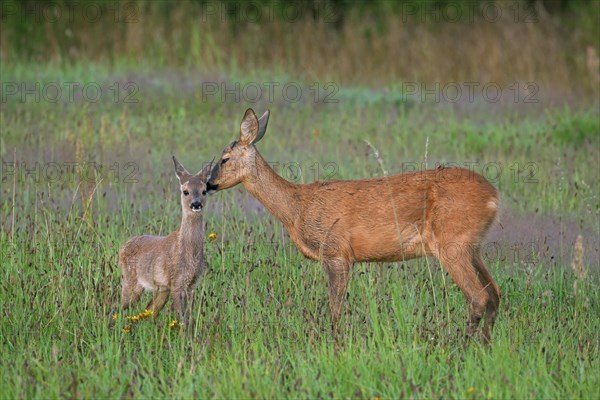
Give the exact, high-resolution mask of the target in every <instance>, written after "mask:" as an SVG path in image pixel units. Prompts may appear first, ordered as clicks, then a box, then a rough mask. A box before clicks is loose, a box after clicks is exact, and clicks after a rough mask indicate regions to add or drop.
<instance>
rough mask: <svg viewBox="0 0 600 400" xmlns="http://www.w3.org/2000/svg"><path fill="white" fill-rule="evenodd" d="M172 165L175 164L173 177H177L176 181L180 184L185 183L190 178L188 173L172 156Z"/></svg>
mask: <svg viewBox="0 0 600 400" xmlns="http://www.w3.org/2000/svg"><path fill="white" fill-rule="evenodd" d="M173 164H175V175H177V179H179V182H180V183H183V182H184V181H187V180H188V179H189V178H190V173H189V172H188V171H187V169H185V168H184V167H183V165H181V163H180V162H179V161H177V159H176V158H175V156H173Z"/></svg>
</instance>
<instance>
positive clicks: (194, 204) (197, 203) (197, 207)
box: [190, 200, 202, 211]
mask: <svg viewBox="0 0 600 400" xmlns="http://www.w3.org/2000/svg"><path fill="white" fill-rule="evenodd" d="M190 208H191V209H192V211H200V210H202V202H200V201H198V200H196V201H193V202H192V204H190Z"/></svg>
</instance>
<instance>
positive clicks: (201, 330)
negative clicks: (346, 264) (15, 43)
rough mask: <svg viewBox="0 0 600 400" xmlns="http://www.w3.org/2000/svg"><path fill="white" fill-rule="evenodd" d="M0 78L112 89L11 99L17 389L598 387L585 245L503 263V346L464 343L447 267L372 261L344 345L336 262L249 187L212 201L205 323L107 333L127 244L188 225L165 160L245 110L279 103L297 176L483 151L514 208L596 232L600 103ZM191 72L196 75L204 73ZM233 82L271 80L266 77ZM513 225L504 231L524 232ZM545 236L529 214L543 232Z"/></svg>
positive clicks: (5, 303) (99, 72)
mask: <svg viewBox="0 0 600 400" xmlns="http://www.w3.org/2000/svg"><path fill="white" fill-rule="evenodd" d="M2 70H3V76H2V80H3V81H4V82H9V81H19V82H22V81H24V82H32V81H38V82H41V84H42V87H44V85H45V84H47V83H48V82H53V81H57V80H59V81H60V82H69V81H77V82H98V83H99V84H101V85H102V87H103V88H104V93H110V95H109V96H107V95H103V96H102V97H101V98H100V99H99V101H97V102H90V101H87V100H86V99H78V98H75V99H74V100H73V101H63V100H64V99H63V98H61V101H58V102H56V103H54V102H50V101H48V99H47V97H43V96H42V98H41V99H40V101H35V98H34V97H33V96H30V97H29V98H25V101H24V102H23V101H20V99H21V97H20V95H15V96H11V97H10V98H8V99H7V101H3V102H2V104H1V108H0V123H1V126H2V139H1V144H2V161H3V167H2V168H3V169H2V203H1V216H2V230H1V235H2V236H1V239H2V240H1V265H2V266H3V268H2V271H3V272H2V279H1V280H0V299H1V302H2V307H1V309H2V319H1V322H0V324H1V330H0V336H1V339H2V340H1V346H2V347H1V353H2V358H1V361H0V393H2V397H4V398H55V397H73V398H89V397H145V398H149V397H157V396H165V397H167V396H169V397H171V396H174V397H190V396H200V397H212V398H231V397H236V398H248V397H258V398H267V397H274V396H275V397H284V396H285V397H302V398H324V397H335V398H347V397H359V398H398V397H415V398H446V397H451V398H593V397H596V396H597V395H598V386H599V384H600V382H599V378H598V371H599V370H600V361H599V356H600V348H599V346H600V344H599V334H598V332H599V331H600V321H599V319H598V315H600V304H599V299H600V285H599V281H598V265H593V264H590V263H589V262H587V261H585V262H584V263H583V264H582V263H579V264H581V265H582V266H583V269H584V270H587V276H586V277H584V276H579V277H578V276H577V274H575V273H574V272H573V270H572V267H571V261H570V260H571V259H572V258H573V254H572V253H573V247H572V242H571V243H567V242H565V243H563V248H562V250H561V251H562V253H561V254H562V256H563V260H562V261H561V264H559V265H556V263H552V260H550V259H549V258H545V257H541V256H538V254H533V253H535V252H536V249H526V248H520V249H519V251H518V252H517V253H515V254H516V255H517V256H516V257H513V255H514V254H512V253H511V254H504V255H502V257H500V256H494V257H492V256H489V255H488V256H489V257H487V260H488V266H489V268H490V270H491V271H492V274H493V275H494V277H495V278H496V280H497V282H498V284H499V285H500V287H501V289H502V292H503V299H502V304H501V311H500V316H499V319H498V322H497V324H496V329H495V331H494V337H493V343H492V344H491V346H490V347H489V348H488V347H485V346H483V345H482V344H481V343H480V342H479V341H473V342H470V343H468V344H465V342H464V340H463V333H464V325H465V322H466V317H467V311H466V307H465V304H464V303H465V302H464V299H463V297H462V294H461V293H460V291H459V290H458V288H457V287H456V285H455V284H454V283H452V281H451V279H450V278H449V277H448V276H447V275H446V274H444V273H443V272H442V270H441V268H440V266H439V265H438V264H437V262H436V261H434V260H426V259H421V260H417V261H412V262H408V263H396V264H360V265H357V267H356V268H355V269H354V271H353V276H352V280H351V285H350V288H349V291H348V298H347V299H348V301H347V306H346V309H345V314H344V316H343V319H342V322H341V325H342V331H343V332H344V333H345V336H344V340H343V343H342V345H341V348H340V349H339V352H338V353H337V354H336V353H334V345H333V342H332V338H331V335H330V324H329V314H328V304H327V292H326V290H327V282H326V279H325V274H324V272H323V271H322V269H321V267H320V266H319V265H318V264H317V263H315V262H311V261H308V260H306V259H304V258H303V257H302V256H301V255H300V254H299V252H298V251H297V250H296V249H295V247H293V245H291V244H290V241H289V238H288V237H287V234H286V233H285V231H284V229H283V227H282V225H281V224H280V223H279V222H277V221H276V220H274V219H273V218H272V217H271V216H270V215H269V214H268V213H267V212H266V211H265V210H264V209H263V208H261V207H260V206H259V205H258V203H256V202H255V201H254V200H253V199H252V198H251V197H249V195H248V194H247V193H246V192H245V190H244V189H243V188H242V187H241V186H240V187H237V188H234V189H231V190H229V191H224V192H219V193H218V194H216V195H214V196H212V197H210V198H209V205H208V207H207V209H206V212H205V220H206V223H207V232H214V233H215V234H216V239H214V240H209V239H207V242H206V244H205V251H206V254H207V257H208V264H209V270H208V272H207V273H206V275H205V276H204V279H203V280H202V282H201V283H200V285H199V286H198V289H197V291H196V307H195V309H194V311H193V314H194V318H195V320H196V324H195V326H193V327H192V328H191V331H192V332H191V333H190V334H188V335H186V334H184V333H183V332H180V330H178V329H176V328H173V327H170V324H171V321H172V320H173V319H174V318H175V314H174V313H173V312H171V311H170V310H168V309H165V311H164V312H163V313H162V314H161V315H160V316H159V318H158V319H157V320H156V321H154V320H144V319H142V320H140V321H139V322H134V323H132V322H129V321H128V320H127V318H126V315H123V314H120V316H119V317H118V319H117V327H116V328H115V329H112V330H111V329H109V319H110V316H109V315H110V312H111V309H112V308H113V307H114V306H115V305H117V304H118V302H119V297H120V279H121V271H120V269H119V267H118V265H117V259H116V254H117V251H118V249H119V247H120V245H121V244H122V243H124V241H125V240H126V239H127V238H129V237H130V236H132V235H137V234H142V233H146V234H166V233H168V232H170V231H172V230H174V229H176V228H177V227H178V224H179V219H180V208H179V200H178V196H179V195H178V186H177V183H176V178H175V176H174V173H173V171H172V163H171V160H170V157H171V155H172V154H175V155H177V156H178V158H179V159H180V160H182V162H183V163H184V164H185V165H186V166H187V167H188V169H190V170H199V169H200V168H201V167H202V166H203V165H204V163H206V162H209V161H210V160H211V159H212V158H213V157H215V156H217V157H218V156H219V154H220V152H221V150H222V148H223V147H224V146H225V145H226V144H228V143H229V142H230V141H232V140H234V139H235V138H236V137H237V136H236V135H237V133H238V132H239V121H240V119H241V117H242V115H243V112H244V110H245V108H246V107H248V106H252V107H254V108H255V110H256V111H257V112H258V113H261V112H262V111H263V110H264V109H265V108H267V107H269V108H270V109H271V111H272V115H271V121H270V124H269V129H268V132H267V134H266V136H265V138H264V139H263V140H262V141H261V143H260V144H259V145H258V148H259V151H260V152H261V154H262V155H263V156H264V157H265V158H266V159H267V160H269V161H270V162H273V163H274V164H273V165H274V166H275V168H276V169H277V170H278V171H279V172H280V173H281V174H282V175H283V176H285V177H286V178H287V179H289V180H295V181H298V182H311V181H313V180H315V179H319V178H320V179H331V178H344V179H358V178H365V177H372V176H380V175H381V174H382V171H381V167H380V165H379V164H378V162H377V160H376V159H375V157H374V155H373V151H372V150H371V149H370V147H369V146H368V145H367V144H366V143H365V140H368V141H369V142H370V143H372V144H373V146H375V147H376V148H378V149H379V150H380V153H381V157H382V158H383V160H384V167H385V168H386V170H388V171H389V172H390V173H397V172H401V171H403V170H408V169H409V168H413V166H414V165H418V166H419V168H420V167H421V166H422V165H428V166H429V167H434V166H435V164H436V162H440V163H442V162H443V163H450V162H452V163H465V162H469V163H472V164H471V165H474V166H475V170H476V171H477V172H480V173H484V174H486V176H487V177H488V178H489V179H490V180H491V181H492V182H493V183H494V185H495V186H496V187H497V188H498V189H499V190H500V192H501V195H502V199H503V211H502V213H503V215H517V216H522V218H525V217H526V216H527V215H530V214H534V213H539V214H543V215H554V216H560V217H561V218H564V219H565V220H570V221H576V222H577V224H578V226H579V227H580V229H581V231H582V232H592V233H591V234H592V237H591V238H590V237H586V238H585V239H586V240H588V242H589V241H591V243H596V245H597V243H598V210H599V200H598V178H599V176H598V174H599V173H598V168H597V160H598V157H599V155H600V154H599V152H600V151H599V135H598V133H599V129H600V127H599V123H598V118H599V114H598V111H597V107H595V106H590V107H587V108H586V107H579V108H578V109H573V110H571V109H569V108H564V107H561V108H546V107H542V106H540V105H537V106H535V107H536V108H533V109H532V110H529V109H527V105H526V104H525V105H524V104H510V103H509V104H507V105H505V106H504V107H503V108H502V110H501V112H497V109H498V106H496V105H494V107H492V106H490V105H489V104H486V103H485V102H479V103H474V104H470V105H469V107H470V108H469V109H468V110H467V111H466V112H465V111H463V112H458V111H455V110H454V109H453V108H448V107H444V105H443V104H429V103H420V102H412V103H411V102H406V101H404V100H402V99H401V100H398V99H397V98H391V100H390V96H380V95H377V92H373V91H370V90H368V89H365V88H352V87H339V89H340V90H339V93H338V94H337V95H336V96H337V97H336V99H337V100H339V101H338V102H337V103H324V102H322V101H314V99H312V100H305V101H301V102H297V103H292V102H289V101H285V99H283V100H282V99H275V100H274V101H273V102H272V103H270V104H269V103H266V102H264V101H261V102H259V103H256V104H254V103H250V102H247V101H246V102H244V101H241V102H239V103H236V102H233V101H228V102H222V101H220V99H218V98H216V99H215V98H212V99H206V101H205V99H203V97H202V90H201V87H200V86H199V85H200V84H199V83H198V84H196V86H192V87H190V88H188V90H185V85H183V86H182V84H181V82H174V81H173V76H172V75H171V73H170V72H169V71H161V70H158V71H152V70H151V69H149V70H147V71H145V70H142V71H141V72H140V71H136V73H135V74H133V73H132V72H131V70H127V68H125V67H123V68H122V69H117V70H108V69H107V68H105V67H102V65H101V64H97V65H92V66H87V67H86V66H83V67H81V66H79V67H77V66H76V67H66V68H58V67H50V68H48V67H45V66H44V67H42V66H38V67H36V66H34V65H26V66H11V67H9V66H3V67H2ZM194 73H196V74H197V76H198V80H197V82H201V81H202V79H207V78H206V77H204V76H202V75H201V73H199V72H197V71H196V72H194ZM194 73H191V72H190V76H194ZM239 80H240V81H242V82H251V81H257V82H263V81H269V80H273V78H272V77H271V76H268V75H266V74H264V75H261V74H260V73H258V72H257V73H256V74H255V75H253V76H248V77H246V78H245V80H242V79H239ZM288 81H291V80H287V79H285V78H282V79H281V80H280V82H283V83H285V82H288ZM114 82H120V83H119V85H120V86H119V87H121V86H123V84H124V83H126V82H133V83H134V84H135V85H136V86H135V87H136V88H137V89H138V92H137V93H136V94H134V95H133V96H132V97H130V98H129V100H132V99H136V100H137V103H132V102H125V101H123V100H122V99H121V100H119V101H115V98H114V97H112V96H113V93H114V89H113V93H111V92H110V87H111V85H113V84H114ZM319 85H321V86H324V85H325V82H319ZM308 86H310V83H309V84H307V87H308ZM127 93H129V92H127ZM127 93H126V94H127ZM120 95H122V96H124V95H123V93H121V94H120ZM63 96H64V94H63ZM88 100H89V99H88ZM532 107H533V106H532ZM492 111H495V112H492ZM574 133H576V134H574ZM15 159H16V161H17V164H13V162H14V160H15ZM36 163H37V164H36ZM91 163H96V166H97V168H94V167H92V164H91ZM425 163H426V164H425ZM502 221H503V217H502V216H501V217H500V224H502ZM503 229H505V230H508V232H509V234H508V236H509V237H510V235H511V233H510V232H511V226H504V227H503ZM542 233H543V232H538V231H537V230H536V227H535V226H533V227H531V235H540V234H542ZM593 235H595V237H594V236H593ZM586 243H587V242H586ZM502 245H503V246H505V247H503V248H510V246H511V243H510V242H507V243H502ZM587 250H589V249H584V251H587ZM531 260H535V262H531ZM565 260H566V261H565ZM584 260H588V258H586V257H584ZM577 263H578V262H575V264H577ZM575 287H576V288H575ZM147 296H148V295H147ZM147 301H148V297H145V298H143V300H142V301H141V302H140V303H138V306H137V307H136V308H135V309H134V310H131V313H130V315H134V314H136V313H137V312H141V311H143V307H144V305H145V304H146V302H147ZM125 326H129V327H130V328H129V329H128V331H127V329H125V331H124V330H123V329H122V328H123V327H125Z"/></svg>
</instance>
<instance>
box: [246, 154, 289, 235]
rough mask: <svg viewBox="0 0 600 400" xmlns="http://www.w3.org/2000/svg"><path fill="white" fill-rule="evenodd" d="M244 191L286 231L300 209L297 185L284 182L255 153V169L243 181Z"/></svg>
mask: <svg viewBox="0 0 600 400" xmlns="http://www.w3.org/2000/svg"><path fill="white" fill-rule="evenodd" d="M243 184H244V186H245V187H246V190H248V192H250V194H251V195H252V196H254V198H256V199H257V200H258V201H260V202H261V203H262V204H263V205H264V206H265V208H266V209H267V210H269V212H270V213H271V215H273V216H274V217H275V218H277V219H278V220H280V221H281V222H283V224H284V225H285V226H286V228H288V231H289V230H290V229H291V228H292V227H293V222H294V220H295V218H296V216H297V214H298V210H299V207H300V204H299V203H300V198H299V185H296V184H293V183H291V182H288V181H286V180H285V179H283V178H282V177H280V176H279V175H277V173H276V172H275V171H273V169H272V168H271V167H270V166H269V164H268V163H267V162H266V161H265V160H264V159H263V158H262V157H261V155H260V154H258V151H257V152H256V168H254V169H253V172H252V174H251V175H250V176H248V177H246V178H245V179H244V181H243Z"/></svg>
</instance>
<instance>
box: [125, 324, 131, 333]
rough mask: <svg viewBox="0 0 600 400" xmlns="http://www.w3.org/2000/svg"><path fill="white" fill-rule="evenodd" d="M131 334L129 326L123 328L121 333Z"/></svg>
mask: <svg viewBox="0 0 600 400" xmlns="http://www.w3.org/2000/svg"><path fill="white" fill-rule="evenodd" d="M129 332H131V327H130V326H129V325H127V326H124V327H123V333H129Z"/></svg>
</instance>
